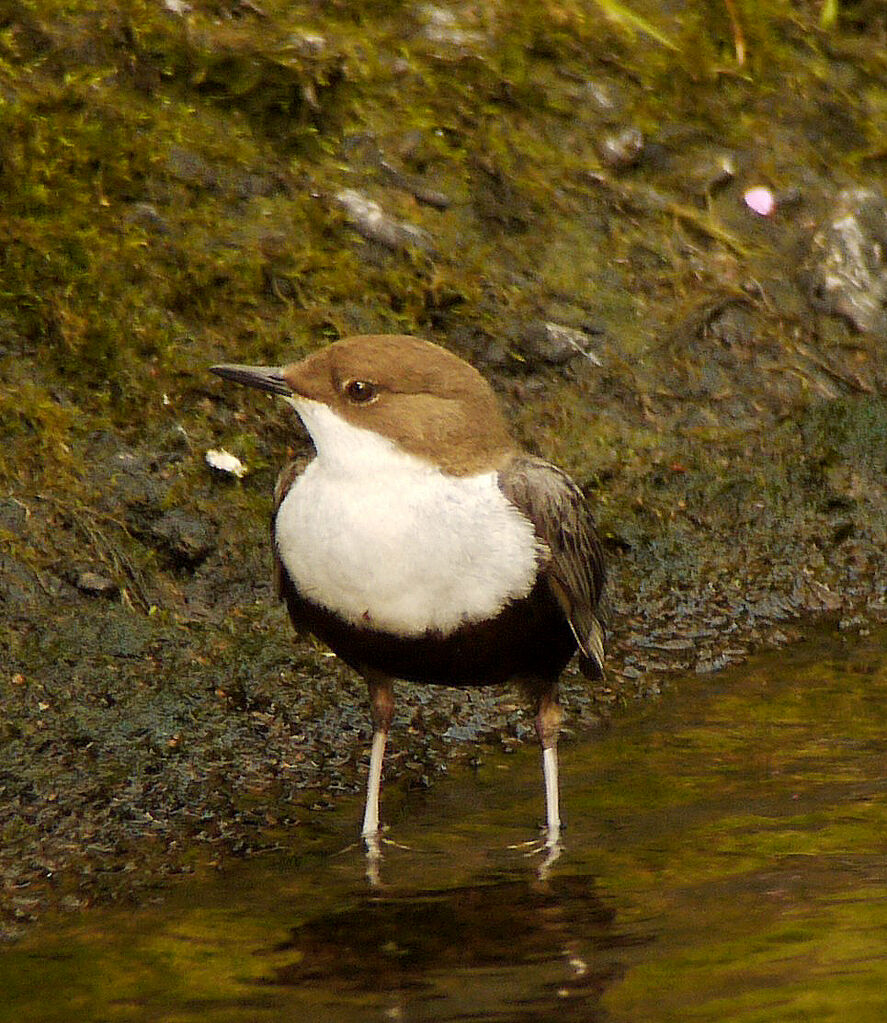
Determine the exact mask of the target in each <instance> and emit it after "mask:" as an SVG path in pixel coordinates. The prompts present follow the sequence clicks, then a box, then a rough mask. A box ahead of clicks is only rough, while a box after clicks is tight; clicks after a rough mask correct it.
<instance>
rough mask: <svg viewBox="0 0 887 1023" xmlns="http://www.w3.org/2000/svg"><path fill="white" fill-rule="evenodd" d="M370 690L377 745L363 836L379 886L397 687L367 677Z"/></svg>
mask: <svg viewBox="0 0 887 1023" xmlns="http://www.w3.org/2000/svg"><path fill="white" fill-rule="evenodd" d="M367 684H368V685H369V690H370V710H371V712H372V715H373V748H372V751H371V752H370V774H369V777H368V778H367V801H366V806H365V807H364V811H363V828H362V830H361V835H362V836H363V840H364V844H365V845H366V851H367V880H368V881H369V882H370V884H371V885H378V884H379V883H380V879H379V864H380V862H381V859H382V846H381V843H380V842H379V792H380V790H381V788H382V761H383V760H384V759H385V743H386V741H387V739H388V729H389V728H390V727H391V719H392V718H393V717H394V687H393V686H392V684H391V679H390V678H385V677H384V676H380V675H369V676H367Z"/></svg>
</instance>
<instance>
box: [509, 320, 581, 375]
mask: <svg viewBox="0 0 887 1023" xmlns="http://www.w3.org/2000/svg"><path fill="white" fill-rule="evenodd" d="M514 344H515V347H516V348H517V349H518V351H519V352H520V353H521V355H523V356H524V358H525V360H526V362H527V368H528V369H530V370H533V369H535V368H538V366H539V364H540V363H545V364H547V365H550V366H561V365H563V364H564V363H566V362H569V361H570V359H575V358H576V357H577V356H580V355H581V356H584V357H585V358H586V359H588V360H589V362H591V363H593V364H594V365H595V366H600V365H601V361H600V359H598V357H597V356H596V355H595V354H594V353H593V352H592V351H591V346H592V344H593V339H592V337H591V335H589V334H586V332H585V331H584V330H577V329H576V328H575V327H567V326H564V325H563V324H560V323H552V322H550V321H544V320H538V321H536V322H535V323H531V324H529V326H527V327H526V328H524V329H523V330H522V331H520V332H519V333H518V335H517V336H516V337H515V340H514Z"/></svg>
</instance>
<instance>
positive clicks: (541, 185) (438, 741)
mask: <svg viewBox="0 0 887 1023" xmlns="http://www.w3.org/2000/svg"><path fill="white" fill-rule="evenodd" d="M114 6H115V10H114V11H112V12H105V13H99V14H96V13H95V12H94V10H93V8H94V5H92V4H88V3H85V2H84V3H80V2H68V3H64V4H62V3H60V2H54V0H25V2H21V0H16V2H15V3H0V57H2V60H0V193H2V196H0V198H2V202H0V231H2V237H3V245H2V253H0V430H2V437H3V444H2V450H0V485H2V490H0V541H2V546H0V659H2V664H0V692H2V717H0V835H2V841H0V874H2V907H0V908H2V912H3V917H2V921H3V922H2V928H3V933H4V934H6V935H7V936H14V935H15V934H17V933H19V932H20V930H21V928H23V927H25V926H26V925H27V923H28V922H29V921H31V920H34V919H36V918H37V917H39V916H40V915H41V913H42V912H43V911H44V910H45V909H46V908H47V907H49V906H53V907H63V908H68V909H77V908H81V907H85V906H87V905H89V904H91V903H93V902H95V901H106V900H109V899H120V900H123V899H142V898H145V897H147V896H148V895H149V894H150V892H151V891H152V890H154V889H155V888H157V887H158V886H162V885H163V884H164V883H166V879H167V878H169V877H170V876H171V875H180V874H183V873H188V872H189V871H192V870H195V869H199V868H200V867H201V866H205V865H207V864H211V863H213V862H219V861H221V860H223V859H225V858H227V857H231V856H239V855H246V854H249V853H254V852H258V851H261V850H263V849H268V848H276V847H280V846H283V847H284V848H294V847H298V846H299V842H300V838H299V835H300V829H302V831H303V833H308V831H310V829H311V828H312V827H313V826H314V825H315V824H316V823H317V822H318V821H322V814H323V810H324V808H325V807H328V806H330V805H331V804H332V802H333V801H335V799H336V798H337V795H339V794H340V793H342V792H351V791H354V790H356V788H358V787H359V786H361V785H362V777H363V771H364V768H365V762H366V754H367V745H368V739H369V722H368V714H367V709H366V701H365V694H364V692H363V686H362V684H361V683H360V682H359V681H358V680H356V679H355V678H354V677H353V676H352V675H351V674H350V673H349V672H348V671H347V670H345V669H344V668H342V667H341V666H340V665H338V664H337V663H336V661H335V660H334V659H332V658H331V657H330V656H329V655H328V653H327V652H326V651H324V650H323V649H322V648H320V647H318V646H317V645H315V644H314V643H313V642H312V641H311V640H310V638H302V639H296V638H295V637H293V636H292V634H291V630H290V628H289V626H288V624H287V622H286V620H285V617H284V614H283V611H282V609H281V608H280V607H278V606H276V605H275V602H274V600H273V598H272V593H271V586H270V572H269V554H268V542H267V516H268V513H269V508H270V492H271V488H272V486H273V480H274V475H275V472H276V469H277V467H278V466H279V465H280V464H281V463H282V462H283V460H284V459H285V458H286V457H287V456H288V455H289V454H292V453H295V454H297V455H304V456H305V457H308V456H309V454H310V449H309V446H308V442H307V439H306V437H305V435H304V433H303V432H302V431H301V429H300V428H299V426H298V424H297V423H296V422H295V421H294V417H293V416H292V414H291V413H289V412H288V411H287V410H286V409H283V408H280V407H278V406H276V405H274V404H273V402H271V401H270V400H268V399H267V396H264V395H251V394H246V393H244V392H243V391H242V390H240V389H234V388H226V387H225V386H224V385H223V384H222V383H221V382H220V381H218V380H216V379H215V378H212V377H211V376H210V375H209V374H208V373H207V371H206V368H207V366H208V365H210V364H212V363H214V362H218V361H237V362H256V363H265V364H268V363H279V362H285V361H290V360H292V359H294V358H297V357H298V356H299V355H300V354H302V353H304V352H307V351H309V350H311V349H313V348H315V347H317V346H318V345H321V344H324V343H326V342H328V341H329V340H331V339H335V338H337V337H341V336H345V335H347V334H351V333H358V332H387V331H392V332H399V333H414V334H418V335H420V336H424V337H427V338H430V339H432V340H435V341H437V342H439V343H441V344H444V345H446V346H448V347H450V348H452V349H453V350H455V351H457V352H459V353H460V354H462V355H463V356H465V357H467V358H469V359H471V360H472V361H473V362H474V363H475V364H476V365H478V366H479V368H481V369H482V370H483V371H484V372H485V373H486V374H487V376H488V377H489V378H490V380H491V381H492V382H493V384H494V386H495V387H496V388H497V390H498V392H499V393H500V395H501V398H502V401H503V403H504V404H505V406H506V408H507V410H508V414H509V417H510V419H511V422H512V424H513V428H514V431H515V434H516V436H517V437H518V438H520V440H521V442H522V443H523V444H525V446H527V447H528V448H530V449H531V450H534V451H538V452H539V453H541V454H543V455H545V456H546V457H548V458H551V459H552V460H554V461H557V462H558V463H559V464H561V465H563V466H564V467H565V468H567V469H568V470H569V471H570V472H571V473H572V474H573V475H574V476H575V478H576V479H577V480H578V481H580V482H581V483H582V484H583V486H585V487H586V488H587V490H588V493H589V495H590V497H591V500H592V501H593V502H594V504H595V507H596V508H597V513H598V520H599V524H600V528H601V532H602V535H603V536H604V538H605V542H606V547H607V552H608V557H609V562H610V565H611V574H612V590H613V595H614V605H615V610H616V615H615V618H614V624H613V635H612V641H611V652H610V667H609V673H608V677H607V679H606V681H605V683H604V684H602V685H600V686H598V687H596V688H590V687H589V686H588V685H587V684H586V683H584V682H581V681H580V680H579V679H578V677H577V676H574V675H572V674H570V675H568V677H567V679H566V681H565V703H566V706H567V710H568V714H569V728H570V729H572V730H573V731H574V732H584V731H587V730H588V729H590V728H594V727H597V726H598V724H599V723H600V722H601V721H604V720H606V717H607V715H608V714H610V713H611V712H612V710H613V708H615V707H618V706H619V705H620V703H622V702H624V701H626V700H630V699H634V698H643V697H650V696H654V695H655V693H656V692H657V691H658V690H659V687H660V686H661V685H662V684H663V682H664V680H665V681H667V680H668V679H670V678H673V677H676V676H677V675H678V674H679V673H680V672H681V671H716V670H718V669H719V668H720V667H723V666H725V665H727V664H732V663H735V662H737V661H740V660H742V659H743V658H744V657H746V656H747V655H748V654H749V652H751V651H753V650H755V649H759V648H761V647H764V646H771V645H779V644H784V643H786V642H790V641H794V640H796V639H798V638H799V637H801V636H802V635H803V633H804V629H805V628H809V627H810V623H811V621H819V622H821V626H820V627H828V628H833V627H838V628H841V629H844V630H845V631H846V632H848V633H850V634H852V633H853V632H854V631H860V630H862V631H864V630H866V629H867V628H868V627H869V624H870V623H871V622H872V621H873V620H876V619H883V618H884V617H885V615H887V542H885V541H887V492H885V470H887V401H885V390H887V359H885V355H884V345H885V343H887V263H885V257H884V252H885V251H887V200H885V192H887V134H885V132H887V128H885V125H887V89H885V82H887V18H885V15H884V12H883V9H882V8H881V6H880V5H877V4H867V3H865V2H860V3H841V4H838V5H832V4H826V5H823V4H820V3H805V2H795V3H791V4H789V3H784V2H781V0H771V2H766V3H742V2H736V3H732V4H727V3H725V4H724V5H723V6H721V5H720V4H709V3H705V4H702V3H690V2H688V3H685V4H675V5H670V6H669V7H668V12H667V13H666V12H664V11H663V10H662V9H661V8H662V5H660V4H656V3H653V2H646V0H637V2H633V3H629V4H626V5H615V4H607V5H604V4H597V3H594V2H592V0H585V2H578V0H576V2H572V3H566V4H554V3H544V2H538V3H529V4H521V5H511V6H516V7H518V8H519V10H508V9H507V5H506V7H502V8H501V9H500V7H499V6H498V5H493V4H490V5H471V4H464V5H461V4H457V5H435V4H421V3H417V4H405V5H399V4H378V3H367V4H361V3H349V4H341V5H339V4H329V5H313V4H298V3H286V2H283V0H270V2H267V3H263V4H261V5H256V4H252V3H243V2H234V0H223V2H215V0H194V2H193V3H190V4H181V3H172V2H170V0H167V2H162V0H156V2H155V0H150V2H149V0H142V2H139V0H132V2H131V3H128V4H121V5H114ZM753 188H761V189H764V190H765V191H764V192H763V193H761V192H758V193H751V194H750V190H751V189H753ZM374 204H375V205H374ZM214 448H224V449H226V450H227V451H230V452H231V453H233V454H235V455H236V456H237V457H238V458H240V459H241V460H242V462H243V463H244V464H245V465H246V467H247V469H248V472H247V474H246V475H245V476H244V477H243V478H242V479H237V478H235V477H234V476H232V475H230V474H225V473H223V472H219V471H217V470H213V469H212V468H210V467H209V466H208V465H207V463H206V460H205V456H206V452H207V451H208V450H210V449H214ZM811 616H813V617H812V618H811ZM817 616H818V617H817ZM814 627H817V626H814ZM399 700H400V703H399V707H398V715H397V719H396V722H395V731H394V735H393V741H392V749H391V755H390V757H389V760H388V764H387V768H386V771H387V774H386V777H387V779H388V786H387V788H386V797H385V798H386V811H385V812H386V814H387V815H389V817H390V816H391V815H393V814H395V813H396V807H397V802H398V792H402V791H403V790H404V789H405V788H406V787H407V786H426V785H429V784H432V783H433V781H434V779H435V777H436V776H438V775H439V774H440V773H442V772H444V771H446V767H447V764H448V763H451V762H453V760H454V759H459V760H463V761H470V760H471V759H472V758H475V757H478V756H483V752H484V750H485V749H488V748H490V747H502V746H504V747H505V748H506V749H508V748H513V747H514V746H515V745H516V744H517V743H520V742H523V741H525V740H528V739H530V738H531V722H530V720H529V717H528V715H527V713H526V711H525V709H524V708H522V707H521V706H520V705H519V702H518V701H516V699H515V698H514V695H513V694H511V693H508V692H505V693H499V692H488V691H478V692H473V693H470V694H466V693H463V692H458V691H452V690H433V689H430V688H425V687H411V688H409V689H407V688H406V687H402V688H401V689H400V691H399ZM568 741H569V734H568V736H567V742H568Z"/></svg>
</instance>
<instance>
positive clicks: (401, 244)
mask: <svg viewBox="0 0 887 1023" xmlns="http://www.w3.org/2000/svg"><path fill="white" fill-rule="evenodd" d="M336 202H337V203H338V205H339V206H341V207H342V209H343V210H344V211H345V216H346V218H347V220H348V223H349V224H351V225H352V227H354V228H355V229H356V230H357V232H358V234H361V235H362V236H363V237H364V238H366V239H367V241H371V242H378V243H379V244H380V245H384V246H385V248H387V249H393V250H394V251H396V252H399V251H403V250H404V249H409V248H417V249H421V250H423V251H425V252H430V251H431V249H432V241H431V235H430V234H429V233H428V232H427V231H426V230H425V229H424V228H421V227H417V226H416V225H415V224H410V223H408V222H407V221H405V220H397V219H396V218H395V217H392V216H389V214H387V213H386V212H385V211H384V210H383V209H382V207H381V206H380V205H379V204H378V203H377V202H375V201H374V200H372V199H370V198H369V197H368V196H366V195H364V194H363V193H362V192H358V191H357V190H356V189H354V188H343V189H342V191H340V192H337V193H336Z"/></svg>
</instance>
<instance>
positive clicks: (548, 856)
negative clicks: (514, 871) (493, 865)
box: [508, 828, 564, 881]
mask: <svg viewBox="0 0 887 1023" xmlns="http://www.w3.org/2000/svg"><path fill="white" fill-rule="evenodd" d="M508 848H509V849H513V850H516V851H520V852H521V853H522V855H524V856H525V857H527V859H530V858H531V857H534V856H542V857H543V859H542V862H541V863H540V864H539V869H538V874H539V879H540V880H542V881H544V880H545V879H546V878H547V877H548V872H549V870H550V869H551V867H552V866H553V864H555V863H556V862H557V861H558V860H559V859H560V856H561V853H562V852H563V851H564V847H563V844H562V843H561V832H560V828H557V829H549V828H543V831H542V834H541V835H540V836H539V837H538V838H532V839H529V840H528V841H526V842H516V843H515V844H514V845H509V846H508Z"/></svg>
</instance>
